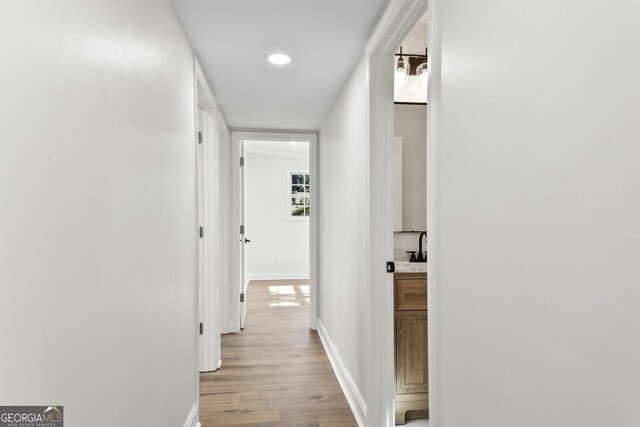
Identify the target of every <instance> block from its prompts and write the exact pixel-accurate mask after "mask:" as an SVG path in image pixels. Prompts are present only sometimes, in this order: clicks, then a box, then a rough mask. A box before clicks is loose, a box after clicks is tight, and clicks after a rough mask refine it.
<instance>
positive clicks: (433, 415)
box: [427, 0, 444, 427]
mask: <svg viewBox="0 0 640 427" xmlns="http://www.w3.org/2000/svg"><path fill="white" fill-rule="evenodd" d="M430 4H431V6H430V11H429V13H430V14H431V23H430V24H429V31H430V32H431V34H430V35H429V40H430V43H429V44H430V46H429V77H428V78H429V81H428V85H427V87H428V92H427V100H428V103H429V114H427V141H428V142H429V143H428V144H427V218H429V223H428V229H429V238H428V239H427V253H429V254H430V255H429V257H430V259H429V261H430V262H429V280H428V281H427V294H428V295H429V298H428V299H427V324H428V325H429V328H428V330H427V334H428V335H427V343H428V346H427V356H428V361H429V364H428V366H427V368H428V369H429V419H430V421H429V422H430V425H431V427H440V426H442V425H444V422H443V421H442V418H443V415H442V412H441V411H440V409H439V408H441V407H443V406H444V405H443V404H442V403H441V402H442V397H441V395H440V392H439V387H438V384H440V381H441V380H440V376H441V375H440V370H438V368H437V366H438V365H439V362H440V361H442V360H443V357H442V356H441V355H440V354H441V353H440V352H439V350H440V345H439V343H440V339H439V338H438V334H437V331H438V330H439V325H440V324H441V322H440V321H439V320H438V319H440V310H439V306H440V304H439V301H440V300H441V297H440V286H436V284H439V283H441V281H440V280H439V277H438V273H439V271H438V267H437V266H438V264H437V263H435V262H434V261H433V260H434V258H437V254H438V251H437V250H435V247H434V246H435V244H436V243H435V242H436V238H437V236H438V223H439V218H440V216H439V215H437V214H436V207H437V206H438V202H437V200H438V198H439V196H440V194H439V192H438V188H439V187H438V185H437V182H438V176H439V174H440V169H439V167H438V163H437V162H436V159H437V158H438V154H437V151H438V145H439V139H440V138H439V137H438V135H439V132H440V105H441V102H440V89H441V81H442V80H441V76H442V68H441V64H442V30H441V22H442V19H441V16H442V15H441V14H442V7H443V2H442V1H440V0H432V1H431V2H430ZM434 255H435V256H434Z"/></svg>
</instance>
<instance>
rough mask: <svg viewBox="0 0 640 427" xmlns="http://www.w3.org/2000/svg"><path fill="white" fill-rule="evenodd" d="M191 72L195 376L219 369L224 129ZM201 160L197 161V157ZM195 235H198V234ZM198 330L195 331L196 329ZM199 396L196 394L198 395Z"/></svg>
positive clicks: (202, 81)
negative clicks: (195, 177) (197, 213)
mask: <svg viewBox="0 0 640 427" xmlns="http://www.w3.org/2000/svg"><path fill="white" fill-rule="evenodd" d="M194 68H195V84H196V93H195V95H196V96H195V103H196V134H195V140H196V141H195V142H196V164H197V165H202V181H203V182H202V185H203V188H202V191H200V189H198V193H200V192H201V194H202V197H201V198H200V197H198V210H200V206H202V213H203V214H202V218H200V217H198V227H203V229H204V235H203V237H202V238H199V239H198V245H199V247H200V240H202V253H199V254H198V258H199V261H198V263H199V264H200V262H202V263H203V265H202V266H200V265H199V266H198V273H199V274H201V273H202V274H203V277H202V278H201V280H202V289H201V291H200V292H199V293H198V294H199V298H201V300H200V301H199V304H198V307H199V310H200V312H199V314H198V317H199V322H202V323H203V333H202V335H200V334H199V333H198V332H197V333H198V343H199V345H198V359H199V360H202V365H201V366H200V364H198V366H199V369H198V371H199V372H208V371H215V370H217V369H218V368H219V367H220V363H221V354H220V317H219V306H220V301H219V298H218V295H219V287H220V286H219V283H218V282H219V281H217V280H215V276H216V275H218V274H220V267H219V266H218V265H216V263H215V260H216V246H215V242H216V240H218V239H219V230H220V229H221V228H222V225H221V220H222V218H221V215H220V212H221V209H217V207H218V205H219V203H220V200H216V199H219V198H220V192H219V191H216V189H219V188H220V185H221V182H220V181H221V180H220V178H221V177H220V174H219V173H217V172H218V170H217V169H215V168H214V166H215V165H216V163H217V164H219V163H220V158H219V153H220V144H221V143H224V141H220V138H219V135H220V128H221V127H224V126H226V125H225V124H224V122H221V121H220V118H221V117H220V112H219V110H218V105H217V103H216V101H215V98H214V97H213V93H212V91H211V89H210V87H209V85H208V83H207V80H206V78H205V76H204V73H203V71H202V69H201V68H200V64H199V63H198V60H197V59H195V58H194ZM200 131H202V142H199V135H198V132H200ZM200 155H201V156H202V158H199V156H200ZM198 232H199V231H198ZM199 252H200V250H199ZM196 329H198V328H196ZM198 393H199V392H198Z"/></svg>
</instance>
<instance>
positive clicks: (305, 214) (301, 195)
mask: <svg viewBox="0 0 640 427" xmlns="http://www.w3.org/2000/svg"><path fill="white" fill-rule="evenodd" d="M309 187H310V186H309V172H290V173H289V206H288V210H289V218H292V219H304V218H309V201H310V197H309Z"/></svg>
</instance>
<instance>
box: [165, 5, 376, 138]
mask: <svg viewBox="0 0 640 427" xmlns="http://www.w3.org/2000/svg"><path fill="white" fill-rule="evenodd" d="M171 1H172V3H173V4H174V7H175V9H176V13H177V14H178V17H179V19H180V21H181V22H182V25H183V27H184V29H185V31H186V33H187V36H188V37H189V40H190V42H191V45H192V46H193V48H194V49H195V52H196V55H197V57H198V60H199V62H200V65H201V67H202V69H203V71H204V73H205V74H206V77H207V80H208V82H209V85H210V86H211V88H212V90H213V92H214V96H215V97H216V100H217V101H218V104H219V105H220V107H221V109H222V112H223V115H224V117H225V119H226V121H227V124H228V125H229V126H230V127H233V128H251V129H297V130H317V129H319V128H320V125H321V123H322V120H323V119H324V117H325V115H326V114H327V112H328V110H329V108H330V106H331V104H332V102H333V101H334V99H335V97H336V96H337V94H338V93H339V91H340V89H341V88H342V86H343V85H344V83H345V81H346V79H347V77H348V76H349V73H350V72H351V70H352V69H353V67H354V66H355V64H356V61H357V60H358V58H359V56H360V55H361V54H362V53H363V48H364V45H365V43H366V41H367V39H368V37H369V35H370V33H371V32H372V31H373V27H374V26H375V24H376V22H377V20H378V18H379V16H380V15H381V14H382V11H383V8H384V6H385V5H386V4H387V2H388V0H171ZM276 51H277V52H285V53H287V54H289V55H291V57H292V58H293V59H292V61H291V63H290V64H289V65H287V66H284V67H275V66H273V65H271V64H269V63H268V62H267V61H266V56H267V55H268V54H269V53H273V52H276Z"/></svg>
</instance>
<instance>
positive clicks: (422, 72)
mask: <svg viewBox="0 0 640 427" xmlns="http://www.w3.org/2000/svg"><path fill="white" fill-rule="evenodd" d="M428 61H429V53H428V49H427V48H426V47H425V48H424V62H423V63H422V64H420V65H418V67H417V68H416V75H417V76H418V80H419V81H420V85H421V86H422V87H423V88H424V89H426V88H427V85H428V80H429V72H428V71H429V70H428V69H427V62H428Z"/></svg>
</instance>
